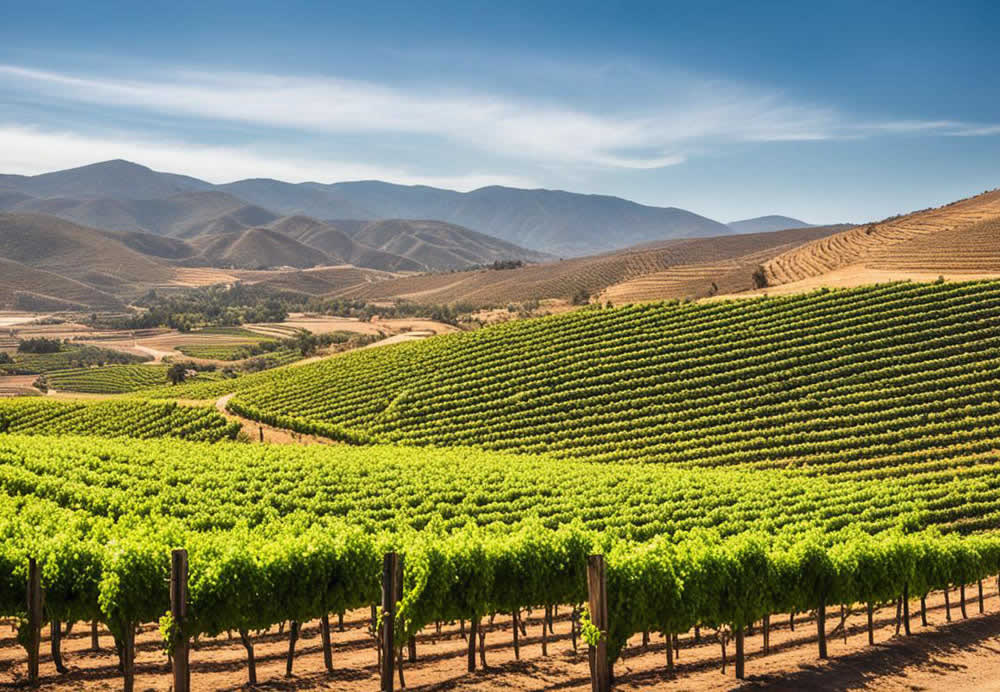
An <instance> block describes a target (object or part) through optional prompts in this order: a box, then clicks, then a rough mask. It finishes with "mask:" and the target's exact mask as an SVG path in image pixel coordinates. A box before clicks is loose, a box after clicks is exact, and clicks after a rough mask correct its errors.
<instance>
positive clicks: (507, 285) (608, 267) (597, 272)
mask: <svg viewBox="0 0 1000 692" xmlns="http://www.w3.org/2000/svg"><path fill="white" fill-rule="evenodd" d="M841 228H842V227H823V228H805V229H794V230H790V231H779V232H775V233H755V234H746V235H731V236H720V237H715V238H697V239H690V240H675V241H668V242H663V243H657V244H651V245H646V246H639V247H636V248H631V249H628V250H622V251H620V252H614V253H609V254H605V255H597V256H593V257H581V258H577V259H571V260H564V261H561V262H548V263H544V264H537V265H530V266H526V267H521V268H518V269H511V270H503V271H496V270H485V269H484V270H480V271H467V272H453V273H445V274H428V275H421V276H410V277H403V278H399V279H394V280H391V281H384V282H378V283H372V284H364V285H359V286H355V287H351V288H348V289H345V290H343V291H340V292H338V293H336V294H335V295H339V296H343V297H349V298H364V299H367V300H388V299H393V298H399V299H404V300H410V301H414V302H421V303H432V304H433V303H439V304H441V303H459V302H460V303H465V304H470V305H474V306H477V307H496V306H504V305H506V304H508V303H512V302H513V303H518V302H528V301H533V300H545V299H550V298H555V299H561V300H571V299H573V298H574V297H575V296H578V295H585V296H588V297H594V298H597V297H598V296H600V297H601V298H602V299H603V298H604V297H605V296H604V295H602V294H603V293H604V292H605V291H607V292H608V293H607V297H608V298H609V299H611V300H612V301H613V302H631V301H634V300H639V299H659V300H663V299H667V298H683V297H689V296H692V297H694V296H704V295H709V294H710V293H712V292H713V289H712V283H713V282H715V283H716V287H717V290H722V289H723V288H724V290H726V291H727V292H728V291H737V290H745V289H748V288H751V287H752V285H753V284H752V280H751V274H752V273H753V269H754V267H756V266H757V264H759V263H760V262H761V260H762V259H763V258H767V257H773V256H774V255H776V254H778V253H780V252H783V251H785V250H787V249H788V248H790V247H794V246H797V245H800V244H802V243H805V242H808V241H811V240H815V239H816V238H822V237H824V236H827V235H830V234H831V233H835V232H837V231H838V230H840V229H841ZM645 277H653V278H651V279H650V283H645V284H643V283H639V284H632V283H631V282H633V281H637V280H641V279H644V278H645ZM620 284H624V285H623V286H622V287H621V288H620V289H617V291H616V290H615V289H614V288H613V287H616V286H618V285H620ZM633 294H634V295H633ZM640 296H641V297H640ZM616 298H617V300H615V299H616Z"/></svg>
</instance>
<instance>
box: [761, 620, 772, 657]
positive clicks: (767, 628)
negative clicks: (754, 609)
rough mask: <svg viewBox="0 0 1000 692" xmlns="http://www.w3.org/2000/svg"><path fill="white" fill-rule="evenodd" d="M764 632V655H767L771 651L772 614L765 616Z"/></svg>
mask: <svg viewBox="0 0 1000 692" xmlns="http://www.w3.org/2000/svg"><path fill="white" fill-rule="evenodd" d="M762 627H763V634H764V655H765V656H767V655H768V654H770V653H771V616H770V615H765V616H764V624H763V625H762Z"/></svg>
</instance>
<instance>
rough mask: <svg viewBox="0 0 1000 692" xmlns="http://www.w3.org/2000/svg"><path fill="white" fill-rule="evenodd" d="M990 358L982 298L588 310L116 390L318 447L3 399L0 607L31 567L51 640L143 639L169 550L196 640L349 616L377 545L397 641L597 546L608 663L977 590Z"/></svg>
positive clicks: (195, 419) (532, 581)
mask: <svg viewBox="0 0 1000 692" xmlns="http://www.w3.org/2000/svg"><path fill="white" fill-rule="evenodd" d="M998 366H1000V283H998V282H979V283H967V284H949V283H940V284H933V285H930V284H909V283H906V284H892V285H884V286H874V287H869V288H863V289H853V290H845V291H821V292H816V293H813V294H809V295H804V296H797V297H788V298H766V299H756V300H748V301H730V302H716V303H701V304H694V303H668V304H650V305H639V306H625V307H620V308H614V309H599V308H592V309H585V310H582V311H580V312H575V313H571V314H568V315H562V316H556V317H549V318H542V319H537V320H529V321H521V322H512V323H507V324H504V325H499V326H496V327H490V328H485V329H482V330H480V331H477V332H468V333H459V334H454V335H447V336H442V337H435V338H431V339H428V340H425V341H420V342H410V343H403V344H397V345H394V346H387V347H383V348H378V349H366V350H359V351H353V352H350V353H346V354H343V355H339V356H336V357H333V358H329V359H326V360H322V361H318V362H316V363H313V364H308V365H303V366H300V367H295V368H287V369H281V370H271V371H266V372H263V373H259V374H255V375H247V376H244V377H241V378H237V379H235V380H226V381H220V382H211V383H189V384H184V385H179V386H177V387H169V388H168V387H160V388H155V389H151V390H149V391H147V392H144V393H142V394H143V396H146V397H149V398H156V397H161V398H163V397H176V398H186V399H201V398H206V399H208V398H215V397H218V396H221V395H222V394H225V393H230V392H235V396H234V397H233V398H232V399H231V400H230V402H229V408H230V410H232V411H233V412H236V413H239V414H240V415H243V416H246V417H249V418H252V419H255V420H259V421H262V422H264V423H268V424H273V425H276V426H279V427H284V428H290V429H292V430H297V431H299V432H304V433H315V434H320V435H325V436H328V437H331V438H335V439H337V440H340V441H343V442H346V443H348V444H344V445H335V446H315V447H308V448H304V447H293V446H272V445H260V444H237V443H234V442H227V441H224V440H223V441H222V443H221V444H206V443H199V442H188V441H183V440H169V441H166V440H156V439H149V440H143V441H141V442H140V441H136V440H135V439H108V438H110V437H117V436H120V435H123V434H124V435H131V436H133V437H156V436H158V435H167V434H175V435H176V434H177V432H178V430H182V429H185V427H184V426H180V427H179V426H178V424H177V423H176V422H174V423H172V424H169V425H168V424H164V423H163V422H162V419H164V418H168V415H167V414H166V413H165V412H167V411H169V412H170V413H169V416H180V415H190V416H192V419H191V424H190V425H191V430H193V431H194V432H193V434H191V435H182V436H187V437H189V438H192V439H199V438H198V437H197V436H198V435H200V434H206V435H207V434H209V433H207V432H203V431H206V430H211V431H212V433H211V434H216V433H217V432H221V431H226V432H227V433H228V431H230V430H232V431H233V433H235V428H233V427H227V426H226V424H225V421H224V420H222V419H221V417H218V414H217V413H215V412H214V411H212V410H211V409H208V408H205V409H190V411H198V412H199V413H197V414H195V413H188V412H187V411H184V412H182V408H183V407H174V408H170V407H171V406H172V405H171V404H166V405H164V404H161V403H156V402H153V401H149V400H147V401H145V402H138V401H132V400H122V401H114V402H105V403H104V405H107V404H109V403H110V404H114V405H115V406H117V408H115V407H114V406H108V407H107V408H104V409H100V408H99V407H98V405H95V404H79V405H74V406H77V407H78V408H73V409H72V410H71V411H69V412H68V413H66V414H59V415H57V413H58V412H57V411H56V410H55V409H51V411H50V410H49V409H46V408H45V407H44V406H40V407H39V408H38V409H33V408H31V407H30V405H31V404H35V403H39V404H51V403H52V402H30V401H29V402H18V404H19V406H20V407H21V408H18V407H16V406H11V407H9V408H0V421H4V420H6V421H8V422H7V423H6V424H5V425H4V423H2V422H0V429H6V430H7V431H8V434H7V435H0V506H2V507H3V508H4V511H3V512H0V536H2V537H3V541H2V543H0V546H2V548H0V615H16V614H17V613H18V612H19V611H18V608H19V607H21V606H20V605H19V604H21V603H24V600H25V572H24V570H25V565H26V561H27V557H28V555H29V554H37V555H42V556H44V558H43V564H42V570H43V574H47V575H48V576H47V577H46V578H47V579H48V582H47V587H46V589H47V590H46V599H47V601H46V603H47V607H51V608H52V609H54V612H58V613H60V614H61V615H60V617H61V618H62V619H65V620H71V619H90V618H98V619H101V620H103V621H105V622H108V623H111V624H112V626H114V627H119V628H127V627H128V626H130V625H132V624H134V623H137V622H149V621H151V620H155V619H156V618H157V617H159V615H161V614H162V613H163V610H164V603H166V602H167V600H168V599H167V597H166V588H167V586H166V576H167V569H168V565H169V549H170V548H171V547H177V546H183V547H186V548H187V549H188V551H189V554H190V560H191V584H190V587H191V596H190V597H191V613H192V621H191V623H190V628H191V631H190V634H192V635H194V634H198V633H208V634H215V633H218V632H222V631H225V630H244V631H247V630H252V629H260V628H264V627H267V626H269V625H271V624H275V623H278V622H283V621H286V620H297V621H303V620H307V619H311V618H317V617H320V616H322V615H325V614H327V613H330V612H339V611H343V610H345V609H350V608H356V607H366V606H368V605H370V604H372V603H375V602H376V601H377V600H378V598H379V579H380V574H381V556H382V555H383V554H384V553H385V552H386V551H388V550H390V549H395V550H397V551H399V552H401V553H402V554H403V556H404V558H405V566H406V569H405V574H404V588H403V598H402V601H401V610H400V615H399V622H398V625H399V627H400V628H401V629H400V631H401V632H403V633H404V634H405V635H410V634H413V633H415V632H416V631H417V630H418V629H419V628H421V627H423V626H425V625H427V624H430V623H433V622H435V621H438V620H443V621H448V620H455V619H460V618H461V619H466V620H476V619H478V618H481V617H484V616H488V615H489V614H491V613H511V612H513V611H515V610H518V609H521V608H527V607H537V606H548V605H553V604H571V605H576V604H580V603H582V602H583V601H585V600H586V580H585V574H584V568H585V564H586V557H587V555H589V554H591V553H602V554H604V555H605V556H606V558H607V565H608V572H607V582H608V583H607V588H608V605H609V614H610V618H611V621H610V627H609V630H608V632H607V634H606V636H607V637H608V641H609V645H610V646H609V651H610V654H611V656H612V658H614V657H615V656H617V654H618V652H619V650H620V648H621V646H622V645H623V643H624V642H625V640H626V638H627V637H628V636H629V635H630V634H632V633H636V632H642V631H655V632H663V633H677V632H686V631H687V630H688V629H689V628H690V627H691V626H693V625H701V626H704V627H720V626H723V625H726V626H729V627H731V628H732V630H733V631H738V630H740V629H741V628H743V627H744V626H746V625H748V624H750V623H752V622H754V621H755V620H759V619H760V618H761V617H763V616H765V615H768V614H771V613H788V612H804V611H809V610H813V609H816V608H819V607H821V606H823V607H825V606H831V605H841V604H842V605H845V606H852V605H855V604H863V605H868V604H873V603H882V602H885V601H887V600H891V599H895V598H898V597H900V596H901V595H902V594H904V593H906V594H908V597H909V598H915V597H919V596H921V595H923V594H926V593H927V592H929V591H931V590H936V589H941V588H945V587H947V586H949V585H961V584H969V583H973V582H975V581H976V580H979V579H983V578H985V577H987V576H992V575H996V574H997V573H998V572H1000V532H997V527H1000V455H998V452H997V449H998V445H1000V400H998V394H997V392H1000V367H998ZM164 406H165V408H163V407H164ZM60 415H61V416H63V417H62V418H61V417H60ZM3 416H6V418H4V417H3ZM212 416H216V417H218V421H217V420H216V419H215V418H212ZM63 419H65V420H67V421H73V422H72V423H65V424H63V423H61V422H60V421H61V420H63ZM209 420H211V423H210V424H209V423H208V422H207V421H209ZM50 421H51V422H50ZM219 421H221V422H219ZM98 423H100V427H95V426H97V425H98ZM197 426H204V427H197ZM21 431H25V432H32V433H37V434H40V435H43V436H26V435H22V434H18V433H19V432H21ZM79 432H89V433H98V434H100V435H102V437H93V436H89V437H73V436H72V434H73V433H79ZM45 435H48V436H45ZM55 435H60V436H55ZM63 435H65V436H63ZM226 436H227V434H221V435H219V436H218V437H215V438H211V439H219V438H220V437H221V438H224V437H226ZM35 527H40V528H35Z"/></svg>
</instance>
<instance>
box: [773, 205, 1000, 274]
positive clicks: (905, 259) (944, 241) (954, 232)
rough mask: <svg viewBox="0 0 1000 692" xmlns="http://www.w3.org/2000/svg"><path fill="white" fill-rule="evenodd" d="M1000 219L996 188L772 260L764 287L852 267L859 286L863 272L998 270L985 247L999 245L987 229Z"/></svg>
mask: <svg viewBox="0 0 1000 692" xmlns="http://www.w3.org/2000/svg"><path fill="white" fill-rule="evenodd" d="M998 218H1000V190H994V191H992V192H985V193H983V194H981V195H977V196H975V197H970V198H968V199H964V200H960V201H957V202H952V203H951V204H946V205H944V206H942V207H937V208H935V209H925V210H923V211H918V212H913V213H911V214H906V215H903V216H898V217H894V218H891V219H886V220H885V221H882V222H879V223H874V224H868V225H864V226H857V227H855V228H852V229H850V230H847V231H844V232H842V233H837V234H836V235H832V236H829V237H827V238H821V239H819V240H816V241H814V242H811V243H808V244H806V245H803V246H802V247H798V248H795V249H793V250H789V251H787V252H784V253H782V254H781V255H779V256H777V257H775V258H774V259H772V260H771V261H769V262H768V263H767V264H766V265H765V269H766V273H767V280H768V285H770V286H775V285H780V284H789V283H792V282H799V281H805V280H809V279H820V280H821V279H822V277H823V276H824V275H827V274H829V273H831V272H835V271H839V270H846V269H847V268H853V270H854V273H855V274H856V278H857V281H859V282H862V283H864V282H866V277H865V272H864V270H865V269H896V270H899V271H901V272H903V273H902V274H900V275H899V276H898V277H896V278H906V277H905V273H906V272H910V271H916V270H920V271H923V272H931V273H933V272H943V271H945V269H946V268H947V269H948V270H949V271H954V272H956V273H962V274H967V273H976V272H979V271H983V268H984V267H988V268H990V269H989V270H990V271H1000V267H998V266H997V265H996V264H995V263H994V259H991V258H992V257H994V255H993V253H992V251H991V248H990V247H989V245H990V240H989V239H990V237H991V236H992V238H993V241H992V242H993V245H992V247H993V248H995V247H997V245H998V244H1000V240H998V239H997V236H996V235H995V234H991V232H990V230H989V229H990V228H996V227H995V226H991V225H990V222H991V221H994V220H996V219H998ZM984 224H985V225H984ZM984 244H985V245H986V246H987V247H985V248H984ZM983 250H985V251H986V254H985V255H984V254H983ZM963 258H964V259H963ZM873 276H875V275H873ZM876 278H888V277H882V276H881V275H878V276H877V277H876Z"/></svg>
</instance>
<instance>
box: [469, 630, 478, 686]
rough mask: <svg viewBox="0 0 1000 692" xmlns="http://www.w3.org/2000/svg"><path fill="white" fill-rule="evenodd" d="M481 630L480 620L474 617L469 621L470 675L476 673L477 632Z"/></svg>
mask: <svg viewBox="0 0 1000 692" xmlns="http://www.w3.org/2000/svg"><path fill="white" fill-rule="evenodd" d="M478 628H479V618H478V617H473V618H472V619H471V620H469V661H468V669H469V672H470V673H475V672H476V630H477V629H478Z"/></svg>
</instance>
